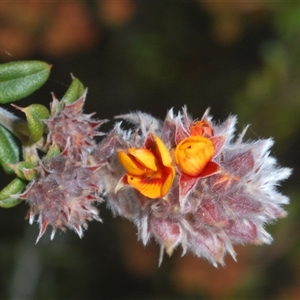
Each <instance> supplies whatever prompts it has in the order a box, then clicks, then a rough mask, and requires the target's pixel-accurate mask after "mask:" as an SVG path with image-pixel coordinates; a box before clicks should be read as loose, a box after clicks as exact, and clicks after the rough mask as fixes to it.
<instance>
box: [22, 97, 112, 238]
mask: <svg viewBox="0 0 300 300" xmlns="http://www.w3.org/2000/svg"><path fill="white" fill-rule="evenodd" d="M85 96H86V94H84V95H83V96H82V97H81V98H79V99H78V100H77V101H76V102H74V103H73V104H62V103H59V102H58V101H57V100H56V99H55V98H54V99H53V103H52V106H51V107H52V116H51V118H50V119H49V120H47V121H46V124H47V125H48V129H49V133H48V137H47V143H48V145H49V146H50V145H55V146H56V147H57V146H58V147H59V148H60V150H61V151H62V152H61V153H60V154H59V155H56V156H54V157H51V158H47V157H45V158H43V159H42V160H41V161H40V166H39V167H38V169H39V174H38V176H37V178H36V179H35V180H34V181H32V182H31V183H30V184H29V186H28V188H27V189H26V191H25V192H24V193H23V194H21V195H19V198H21V199H25V200H26V201H27V202H28V204H29V206H30V210H29V213H28V218H29V220H30V223H32V222H33V221H34V218H35V215H39V217H38V222H39V226H40V232H39V236H38V238H37V241H38V240H39V239H40V238H41V236H42V235H43V234H44V232H45V230H46V228H47V226H48V225H50V226H52V228H53V231H52V234H51V239H52V238H53V237H54V234H55V231H56V230H57V229H61V230H65V229H66V228H69V229H73V230H74V231H75V232H76V233H77V234H78V235H79V237H82V235H83V229H85V228H87V222H88V221H91V220H97V221H101V220H100V218H99V216H98V210H97V208H96V207H95V204H97V203H100V202H102V201H103V200H102V198H101V197H100V196H99V195H100V194H101V190H100V187H99V181H100V180H99V173H98V169H99V166H98V165H95V162H94V159H93V157H92V156H91V155H90V153H91V152H92V151H93V150H94V148H95V147H96V142H95V141H94V139H93V138H94V136H97V135H101V133H99V132H97V131H96V129H97V127H98V126H99V125H101V124H102V123H104V122H106V121H97V120H93V119H92V118H91V116H92V115H85V114H83V113H82V107H83V104H84V101H85Z"/></svg>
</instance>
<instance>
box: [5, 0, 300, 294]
mask: <svg viewBox="0 0 300 300" xmlns="http://www.w3.org/2000/svg"><path fill="white" fill-rule="evenodd" d="M24 59H40V60H44V61H47V62H48V63H50V64H52V65H53V68H52V72H51V76H50V79H49V80H48V82H47V83H46V84H45V85H44V86H43V87H42V88H41V89H40V90H39V91H37V92H36V93H34V94H33V95H31V96H30V97H28V98H26V99H24V100H21V101H20V105H22V106H26V105H28V104H29V103H42V104H46V105H48V104H49V102H50V101H51V94H50V93H51V92H54V93H55V94H56V96H57V97H58V98H60V97H62V96H63V94H64V92H65V91H66V89H67V87H68V85H69V84H70V82H71V77H70V73H71V72H72V73H73V74H74V75H75V76H76V77H78V78H79V79H80V80H81V81H82V82H83V83H84V84H85V85H86V86H87V87H88V88H89V93H88V99H87V103H86V106H85V111H86V112H94V111H96V112H97V115H96V116H97V117H98V118H110V119H112V118H113V116H114V115H118V114H120V113H126V112H130V111H136V110H142V111H145V112H148V113H151V114H153V115H154V116H156V117H159V118H164V116H165V114H166V111H167V110H168V109H170V108H171V107H174V109H175V111H177V110H178V109H180V108H181V107H182V106H183V105H187V107H188V111H189V112H190V113H191V115H192V116H193V117H194V118H200V117H201V116H202V114H203V112H204V111H205V109H206V108H207V107H211V112H212V114H213V115H214V118H215V120H224V119H225V118H226V117H227V116H228V115H229V114H236V115H238V118H239V124H238V129H239V130H241V129H242V128H243V127H244V126H245V125H246V124H249V123H250V124H251V127H250V130H249V132H248V135H247V138H249V139H257V138H260V137H266V138H267V137H270V136H272V137H273V138H274V139H275V146H274V147H273V149H272V155H274V156H276V157H277V158H278V160H279V163H280V164H281V165H284V166H288V167H292V168H293V169H294V172H293V175H292V177H291V178H290V179H289V180H288V181H287V182H285V183H283V186H282V187H280V190H281V191H282V192H283V193H284V194H287V195H288V196H289V197H290V199H291V204H290V205H289V206H288V207H287V210H288V212H289V216H288V217H287V218H286V219H282V220H279V221H278V222H277V223H276V224H275V225H274V224H273V225H268V226H267V230H268V231H270V232H271V233H272V235H273V237H274V242H273V244H272V245H270V246H249V245H246V246H238V247H236V251H237V253H238V255H237V258H238V261H237V262H234V261H233V260H232V259H231V258H230V257H227V260H226V267H225V268H223V267H220V268H219V269H215V268H214V267H213V266H211V265H209V264H208V263H207V262H206V261H204V260H202V259H199V258H196V257H194V256H193V255H191V254H187V255H186V256H184V257H181V249H177V251H175V254H174V255H173V257H172V258H168V257H165V259H164V261H163V264H162V266H161V267H160V268H158V266H157V265H158V257H159V249H158V246H157V245H156V244H155V242H154V241H152V242H151V243H150V244H149V245H148V246H147V247H143V246H142V244H141V243H139V242H138V241H137V240H136V229H135V228H134V225H133V224H131V223H129V222H128V221H127V220H123V219H121V218H113V217H112V216H111V213H110V211H108V210H107V209H106V208H105V204H102V205H101V206H100V211H101V217H102V218H103V220H104V224H100V223H96V222H93V223H91V224H90V225H89V229H88V231H86V232H85V235H84V237H83V239H82V240H80V239H79V238H78V237H77V236H76V235H75V233H74V232H71V231H67V232H66V233H61V234H57V235H56V237H55V239H54V240H53V241H51V242H50V240H49V235H50V231H47V233H46V234H45V235H44V236H43V238H42V239H41V240H40V242H39V243H38V244H37V245H35V240H36V237H37V234H38V226H37V224H34V225H32V226H30V225H29V224H28V222H27V221H25V220H24V217H25V215H26V211H27V207H26V205H25V204H21V205H19V206H17V207H15V208H12V209H9V210H5V209H1V210H0V226H1V228H0V299H300V284H299V283H300V260H299V258H300V248H299V245H300V243H299V242H300V239H299V225H300V218H299V213H300V205H299V194H300V189H299V162H300V161H299V159H298V157H299V151H300V143H299V136H300V118H299V113H300V99H299V98H300V5H299V4H298V3H297V1H286V2H284V1H282V2H275V1H274V2H272V1H261V2H260V1H253V2H252V1H236V2H234V1H228V2H227V1H220V2H217V1H196V0H194V1H193V0H187V1H161V2H160V1H135V0H122V1H121V0H120V1H116V0H111V1H109V0H106V1H88V0H86V1H80V0H78V1H29V0H28V1H26V0H24V1H0V62H8V61H13V60H24ZM112 124H113V123H110V124H109V125H107V127H105V129H106V130H109V129H110V128H111V127H112ZM101 129H104V128H103V127H102V128H101ZM1 176H2V177H1V181H2V184H3V186H4V185H5V182H6V181H7V180H8V179H7V178H6V177H5V176H4V175H3V174H2V175H1Z"/></svg>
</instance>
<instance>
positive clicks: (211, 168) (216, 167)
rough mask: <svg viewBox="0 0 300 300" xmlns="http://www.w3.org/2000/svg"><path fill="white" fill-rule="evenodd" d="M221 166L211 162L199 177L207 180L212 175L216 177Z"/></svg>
mask: <svg viewBox="0 0 300 300" xmlns="http://www.w3.org/2000/svg"><path fill="white" fill-rule="evenodd" d="M219 168H220V166H219V165H218V164H216V163H215V162H213V161H209V162H208V163H207V165H206V166H205V168H204V170H203V171H202V172H201V174H200V175H199V177H200V178H205V177H208V176H211V175H214V174H215V173H216V172H217V171H218V170H219Z"/></svg>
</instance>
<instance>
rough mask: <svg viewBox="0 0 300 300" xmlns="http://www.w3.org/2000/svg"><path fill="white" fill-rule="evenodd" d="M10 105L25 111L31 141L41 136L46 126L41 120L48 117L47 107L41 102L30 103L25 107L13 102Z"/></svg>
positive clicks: (33, 141)
mask: <svg viewBox="0 0 300 300" xmlns="http://www.w3.org/2000/svg"><path fill="white" fill-rule="evenodd" d="M12 106H13V107H15V108H17V109H19V110H20V111H22V112H23V113H25V115H26V119H27V125H28V130H29V140H30V142H32V143H36V142H37V141H38V140H39V139H40V138H41V137H42V135H43V133H44V129H45V128H46V125H45V124H44V123H43V122H42V120H46V119H48V118H49V116H50V113H49V111H48V109H47V108H46V107H45V106H44V105H41V104H31V105H29V106H27V107H25V108H23V107H20V106H17V105H15V104H12Z"/></svg>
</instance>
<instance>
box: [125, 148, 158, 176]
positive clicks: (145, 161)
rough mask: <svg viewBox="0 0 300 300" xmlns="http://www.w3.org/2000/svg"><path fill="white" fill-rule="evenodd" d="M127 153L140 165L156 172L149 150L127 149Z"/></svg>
mask: <svg viewBox="0 0 300 300" xmlns="http://www.w3.org/2000/svg"><path fill="white" fill-rule="evenodd" d="M127 151H128V153H129V154H131V155H132V156H134V157H135V158H136V159H137V161H138V162H139V163H140V164H141V165H143V166H144V167H146V168H147V169H150V170H152V171H157V166H156V158H155V156H154V154H153V153H152V152H151V151H150V150H148V149H145V148H129V149H127Z"/></svg>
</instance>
